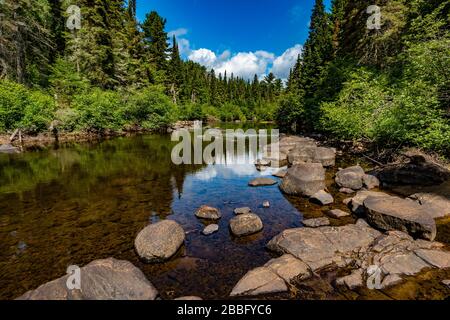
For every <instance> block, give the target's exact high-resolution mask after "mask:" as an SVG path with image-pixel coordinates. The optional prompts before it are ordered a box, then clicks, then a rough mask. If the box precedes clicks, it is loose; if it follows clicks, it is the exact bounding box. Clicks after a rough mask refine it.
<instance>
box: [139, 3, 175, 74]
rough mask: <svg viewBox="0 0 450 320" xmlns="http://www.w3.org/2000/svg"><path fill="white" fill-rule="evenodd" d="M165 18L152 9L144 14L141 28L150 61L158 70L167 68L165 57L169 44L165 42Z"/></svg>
mask: <svg viewBox="0 0 450 320" xmlns="http://www.w3.org/2000/svg"><path fill="white" fill-rule="evenodd" d="M166 22H167V20H166V19H164V18H162V17H161V16H160V15H159V14H158V13H157V12H155V11H152V12H150V13H149V14H147V15H146V16H145V21H144V23H143V24H142V30H143V31H144V35H145V39H144V41H145V44H146V45H147V48H148V51H149V53H150V56H151V59H152V62H153V63H155V65H156V67H157V68H158V69H160V70H167V57H168V54H167V53H168V48H169V44H168V43H167V32H166V31H165V27H166Z"/></svg>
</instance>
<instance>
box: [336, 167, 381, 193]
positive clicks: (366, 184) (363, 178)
mask: <svg viewBox="0 0 450 320" xmlns="http://www.w3.org/2000/svg"><path fill="white" fill-rule="evenodd" d="M335 180H336V184H337V185H338V186H339V187H341V190H340V191H341V192H342V193H353V192H356V191H358V190H361V189H363V188H366V189H367V190H371V189H374V188H378V187H379V186H380V180H378V178H377V177H375V176H373V175H370V174H366V173H365V172H364V169H363V168H361V167H360V166H354V167H350V168H346V169H341V170H339V171H338V173H337V174H336V179H335Z"/></svg>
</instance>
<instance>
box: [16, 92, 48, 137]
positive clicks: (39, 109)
mask: <svg viewBox="0 0 450 320" xmlns="http://www.w3.org/2000/svg"><path fill="white" fill-rule="evenodd" d="M55 111H56V104H55V100H54V99H53V98H52V97H50V96H49V95H47V94H43V93H42V92H39V91H34V92H31V93H30V94H29V95H28V102H27V104H26V106H25V109H24V117H23V118H22V120H21V125H20V126H21V127H22V128H24V129H25V130H26V131H28V132H31V133H39V132H43V131H46V130H47V129H48V127H49V125H50V123H51V122H52V121H53V119H54V117H55Z"/></svg>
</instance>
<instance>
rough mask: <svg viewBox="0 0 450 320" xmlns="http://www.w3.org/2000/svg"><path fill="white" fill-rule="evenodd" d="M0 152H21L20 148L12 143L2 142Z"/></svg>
mask: <svg viewBox="0 0 450 320" xmlns="http://www.w3.org/2000/svg"><path fill="white" fill-rule="evenodd" d="M0 153H7V154H12V153H20V150H19V149H18V148H16V147H14V146H12V145H10V144H2V145H0Z"/></svg>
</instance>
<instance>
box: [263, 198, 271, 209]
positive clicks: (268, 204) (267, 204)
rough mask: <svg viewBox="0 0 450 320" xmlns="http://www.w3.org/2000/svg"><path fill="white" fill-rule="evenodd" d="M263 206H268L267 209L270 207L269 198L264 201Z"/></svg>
mask: <svg viewBox="0 0 450 320" xmlns="http://www.w3.org/2000/svg"><path fill="white" fill-rule="evenodd" d="M263 208H266V209H267V208H270V202H269V201H267V200H266V201H264V202H263Z"/></svg>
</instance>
